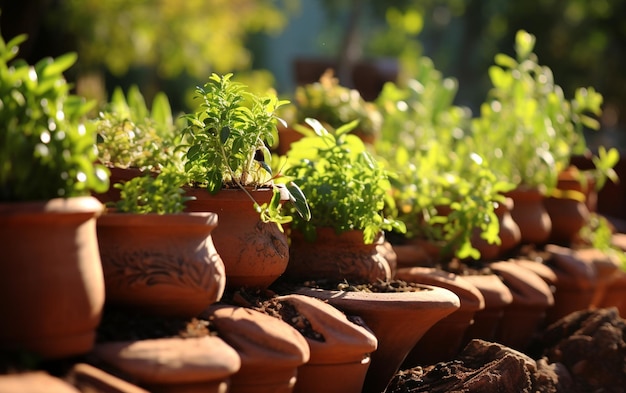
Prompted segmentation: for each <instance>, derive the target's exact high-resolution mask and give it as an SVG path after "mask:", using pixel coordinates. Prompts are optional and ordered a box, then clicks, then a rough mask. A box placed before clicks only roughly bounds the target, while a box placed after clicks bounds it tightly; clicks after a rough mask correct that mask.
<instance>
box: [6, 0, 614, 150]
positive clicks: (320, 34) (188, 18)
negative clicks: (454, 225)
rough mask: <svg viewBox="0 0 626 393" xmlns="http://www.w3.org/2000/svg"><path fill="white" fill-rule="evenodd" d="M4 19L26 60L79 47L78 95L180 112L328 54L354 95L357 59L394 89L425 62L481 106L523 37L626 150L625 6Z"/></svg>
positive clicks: (263, 4) (198, 4)
mask: <svg viewBox="0 0 626 393" xmlns="http://www.w3.org/2000/svg"><path fill="white" fill-rule="evenodd" d="M0 10H1V14H0V30H1V33H2V35H3V36H4V37H5V38H11V37H13V36H15V35H17V34H19V33H27V34H28V35H29V37H30V39H29V41H28V42H27V43H26V44H25V45H23V47H22V50H23V52H22V53H21V56H22V57H23V58H25V59H26V60H27V61H29V62H34V61H37V60H38V59H40V58H42V57H45V56H58V55H60V54H62V53H65V52H67V51H76V52H78V56H79V61H78V64H77V65H76V66H75V67H74V68H72V70H71V73H70V75H68V79H70V80H73V81H74V82H75V83H76V85H77V89H78V90H79V93H81V94H84V95H87V96H93V97H96V98H99V99H101V100H106V99H107V96H108V93H110V92H111V91H112V90H113V87H115V86H122V87H123V88H125V89H126V88H127V87H128V86H130V85H132V84H136V85H138V86H139V87H140V89H141V90H142V91H143V92H144V94H145V95H146V97H148V98H150V97H151V95H154V94H156V92H158V91H164V92H166V93H167V94H168V96H169V97H170V100H171V102H172V105H173V107H174V108H177V109H180V110H183V109H186V108H187V107H188V106H189V105H190V104H189V101H188V94H189V93H188V92H189V91H191V90H192V89H193V87H194V86H195V85H197V84H200V83H202V82H203V81H204V80H205V79H206V78H208V75H210V73H211V72H218V73H225V72H235V73H236V75H237V76H238V78H239V79H243V80H244V81H245V82H246V83H248V84H249V85H251V86H253V87H255V88H258V89H265V88H269V87H275V88H276V89H277V90H278V92H279V93H280V94H282V95H284V96H286V97H287V98H288V97H289V95H291V94H293V89H294V87H295V84H296V83H297V81H296V78H295V75H294V70H293V62H294V60H295V59H297V58H302V57H324V58H330V59H333V60H334V61H336V62H337V63H338V65H339V67H338V68H340V69H339V72H338V75H339V76H340V77H341V82H342V84H345V85H348V86H349V85H351V84H353V81H352V80H350V79H349V78H350V74H349V72H348V73H346V72H344V71H346V70H349V69H350V67H351V66H352V65H354V64H355V63H356V62H358V61H364V60H370V59H381V58H383V59H391V60H392V62H394V63H397V64H398V67H399V75H398V78H399V79H400V80H401V79H402V78H407V77H410V76H411V73H412V72H414V67H416V66H417V65H418V62H417V59H418V58H419V57H420V56H428V57H430V58H432V60H433V62H434V64H435V67H436V68H437V69H439V70H440V71H441V72H442V73H443V74H444V75H445V76H450V77H454V78H456V79H457V80H458V83H459V91H458V94H457V98H456V100H457V101H458V102H457V104H459V105H464V106H468V107H469V108H471V109H472V110H477V108H478V106H479V105H480V103H481V102H482V101H483V100H484V98H485V96H486V92H487V90H488V88H489V81H488V75H487V69H488V67H489V66H490V65H491V64H492V63H493V57H494V55H495V54H496V53H499V52H503V53H512V52H513V39H514V35H515V33H516V31H517V30H519V29H524V30H527V31H528V32H530V33H531V34H534V35H535V36H536V37H537V46H536V49H535V51H536V53H537V54H538V56H539V61H540V62H541V63H542V64H544V65H546V66H548V67H550V68H551V69H552V71H553V72H554V75H555V81H556V82H557V83H558V84H560V85H561V86H562V87H563V89H564V91H565V93H566V95H568V96H571V95H572V94H573V91H574V89H575V88H576V87H580V86H593V87H595V88H596V89H597V90H598V91H600V92H601V93H602V94H603V95H604V98H605V105H604V115H603V119H602V130H603V132H602V133H600V134H599V138H601V139H602V141H600V142H598V143H601V144H604V145H618V146H621V147H624V146H626V136H625V134H626V130H625V129H626V0H593V1H588V0H526V1H513V0H389V1H375V0H335V1H333V0H185V1H180V0H126V1H123V0H107V1H102V0H21V1H16V0H0ZM592 143H593V142H592Z"/></svg>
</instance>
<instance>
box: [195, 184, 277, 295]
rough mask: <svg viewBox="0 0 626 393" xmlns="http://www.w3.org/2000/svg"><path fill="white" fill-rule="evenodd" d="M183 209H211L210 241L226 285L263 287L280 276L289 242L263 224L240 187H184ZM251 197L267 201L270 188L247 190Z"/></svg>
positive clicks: (228, 286)
mask: <svg viewBox="0 0 626 393" xmlns="http://www.w3.org/2000/svg"><path fill="white" fill-rule="evenodd" d="M185 192H186V195H187V196H193V197H195V198H196V199H195V200H191V201H187V202H186V206H187V208H186V211H189V212H214V213H217V215H218V216H219V220H220V224H219V226H218V227H217V228H215V230H214V231H213V232H212V237H213V243H214V244H215V248H216V249H217V252H218V253H219V255H220V257H221V258H222V261H224V265H225V268H226V287H227V288H231V289H237V288H240V287H259V288H266V287H268V286H269V285H270V284H271V283H273V282H274V281H275V280H276V279H277V278H278V277H280V276H281V275H282V274H283V272H284V271H285V269H286V268H287V263H289V242H288V239H287V235H286V234H285V233H284V232H281V230H280V228H279V227H278V226H277V225H276V224H275V223H271V222H268V223H264V222H263V221H261V219H260V217H259V213H258V212H256V211H255V210H254V207H253V204H252V202H251V200H250V198H249V197H248V196H247V195H246V194H245V193H244V192H243V191H241V190H236V189H228V190H221V191H220V192H218V193H217V194H215V195H211V194H210V193H209V192H208V191H207V190H206V189H197V188H185ZM250 192H251V194H252V195H253V196H254V198H255V200H256V201H257V202H258V203H260V204H262V203H269V201H270V200H271V198H272V195H273V190H271V189H263V190H255V191H250Z"/></svg>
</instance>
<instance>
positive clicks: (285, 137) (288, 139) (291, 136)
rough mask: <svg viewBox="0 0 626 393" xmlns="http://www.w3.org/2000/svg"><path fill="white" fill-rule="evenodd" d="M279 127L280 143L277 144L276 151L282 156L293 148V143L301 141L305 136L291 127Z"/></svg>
mask: <svg viewBox="0 0 626 393" xmlns="http://www.w3.org/2000/svg"><path fill="white" fill-rule="evenodd" d="M277 129H278V145H277V146H276V153H278V154H279V155H281V156H284V155H285V154H287V152H288V151H289V149H290V148H291V144H292V143H294V142H296V141H299V140H300V139H302V137H303V136H304V135H303V134H301V133H299V132H298V131H296V130H295V129H293V128H291V127H285V126H283V125H280V126H278V127H277Z"/></svg>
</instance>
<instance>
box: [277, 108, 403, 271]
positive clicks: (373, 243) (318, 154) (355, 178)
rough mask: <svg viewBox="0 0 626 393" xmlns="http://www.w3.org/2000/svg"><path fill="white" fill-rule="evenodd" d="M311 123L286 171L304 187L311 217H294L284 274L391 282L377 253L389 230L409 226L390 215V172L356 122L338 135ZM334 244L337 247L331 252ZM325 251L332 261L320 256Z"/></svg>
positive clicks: (288, 159)
mask: <svg viewBox="0 0 626 393" xmlns="http://www.w3.org/2000/svg"><path fill="white" fill-rule="evenodd" d="M306 122H307V124H308V125H309V126H310V127H311V129H312V131H311V130H309V129H302V132H303V133H305V136H304V138H302V139H300V140H299V141H298V142H295V143H294V144H293V145H292V149H291V150H290V151H289V152H288V154H287V161H286V168H285V170H284V172H285V175H286V176H289V177H292V178H294V179H296V181H298V182H299V184H301V187H302V191H303V192H304V193H305V194H306V195H307V201H308V203H309V207H310V209H311V218H310V219H309V220H306V219H304V218H303V217H301V216H300V215H298V214H294V215H293V220H292V222H291V225H290V228H291V248H290V255H291V263H290V264H289V265H288V268H287V271H286V272H285V274H286V275H287V276H289V277H291V278H304V277H306V278H307V279H315V278H327V279H336V280H339V281H340V280H343V279H348V280H357V281H361V280H365V281H375V280H376V279H381V280H389V279H390V278H391V271H390V268H389V267H388V263H386V261H385V259H384V255H383V254H380V253H379V252H378V251H376V250H377V247H378V246H380V245H382V244H383V243H384V233H383V231H384V230H389V231H390V230H392V229H395V230H397V231H400V232H403V231H404V226H403V224H402V223H401V222H400V221H397V220H396V219H395V218H394V217H392V216H390V215H386V214H385V205H386V204H389V203H392V202H393V201H392V200H391V199H390V198H389V197H388V190H389V189H390V183H389V178H388V173H387V172H386V171H385V170H384V169H383V168H382V167H381V166H380V165H378V163H377V162H376V161H375V160H374V159H373V157H372V156H371V155H370V154H369V153H368V151H367V149H366V147H365V144H364V143H363V141H362V140H361V139H360V138H358V137H357V136H355V135H353V134H351V133H350V131H351V130H352V129H353V128H354V127H355V126H356V125H357V121H352V122H351V123H348V124H346V125H344V126H341V127H339V128H337V129H336V130H334V132H330V131H328V130H327V129H326V128H325V127H324V126H323V125H322V124H321V123H320V122H319V121H318V120H316V119H307V120H306ZM350 244H352V245H351V246H349V245H350ZM333 245H336V246H338V247H337V248H336V249H331V248H330V247H332V246H333ZM322 247H323V248H324V249H326V248H327V251H326V252H328V253H329V254H328V256H330V255H332V258H330V257H329V258H324V257H323V256H322V255H321V253H322V252H323V251H322ZM358 249H363V251H362V252H359V251H358ZM381 258H382V259H381ZM325 261H326V263H325ZM362 269H364V270H362Z"/></svg>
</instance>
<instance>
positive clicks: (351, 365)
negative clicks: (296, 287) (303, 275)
mask: <svg viewBox="0 0 626 393" xmlns="http://www.w3.org/2000/svg"><path fill="white" fill-rule="evenodd" d="M275 300H276V301H278V302H280V303H288V304H290V305H291V306H293V307H294V308H295V309H296V310H297V312H298V316H299V318H302V319H306V321H307V324H310V327H311V329H312V330H313V331H315V332H316V333H317V334H318V335H319V336H316V337H319V338H311V337H307V336H306V335H304V337H305V339H306V341H307V343H308V344H309V349H310V352H311V357H310V359H309V361H308V362H306V363H305V364H303V365H302V366H300V367H299V368H298V379H297V381H296V385H295V387H294V392H295V393H317V392H325V393H360V392H361V390H362V388H363V382H364V380H365V375H366V373H367V370H368V368H369V365H370V361H371V358H370V356H371V354H372V353H373V352H374V351H376V349H377V348H378V340H377V339H376V336H374V334H373V333H372V332H371V331H370V330H369V329H367V328H366V327H364V326H360V325H357V324H356V323H354V322H351V321H350V320H349V319H348V318H347V317H346V315H345V314H343V313H342V312H341V311H339V310H337V309H336V308H335V307H333V306H331V305H330V304H327V303H325V302H323V301H321V300H319V299H316V298H313V297H310V296H304V295H298V294H290V295H284V296H279V297H277V298H275ZM294 324H295V325H300V326H302V325H303V324H302V323H298V321H296V322H295V323H294ZM329 381H332V382H331V383H329Z"/></svg>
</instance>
